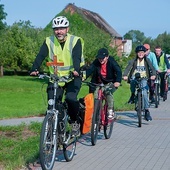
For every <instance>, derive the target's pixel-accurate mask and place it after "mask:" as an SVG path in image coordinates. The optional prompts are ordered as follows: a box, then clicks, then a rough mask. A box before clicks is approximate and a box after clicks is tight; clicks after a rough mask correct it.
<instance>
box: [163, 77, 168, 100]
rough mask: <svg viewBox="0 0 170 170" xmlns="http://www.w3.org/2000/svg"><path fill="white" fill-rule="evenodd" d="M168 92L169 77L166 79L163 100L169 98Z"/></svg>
mask: <svg viewBox="0 0 170 170" xmlns="http://www.w3.org/2000/svg"><path fill="white" fill-rule="evenodd" d="M167 94H168V80H167V77H166V79H165V91H164V95H163V101H165V100H167Z"/></svg>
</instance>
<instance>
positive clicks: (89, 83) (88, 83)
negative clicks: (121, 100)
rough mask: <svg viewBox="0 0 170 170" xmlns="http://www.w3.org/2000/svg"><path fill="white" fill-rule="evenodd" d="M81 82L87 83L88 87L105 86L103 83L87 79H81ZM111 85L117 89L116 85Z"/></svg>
mask: <svg viewBox="0 0 170 170" xmlns="http://www.w3.org/2000/svg"><path fill="white" fill-rule="evenodd" d="M82 82H83V83H85V84H87V85H88V86H90V87H101V88H102V87H105V84H103V83H92V82H87V81H82ZM113 87H114V88H115V89H117V88H118V87H115V86H114V85H113Z"/></svg>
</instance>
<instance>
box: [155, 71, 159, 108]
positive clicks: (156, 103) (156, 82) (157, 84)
mask: <svg viewBox="0 0 170 170" xmlns="http://www.w3.org/2000/svg"><path fill="white" fill-rule="evenodd" d="M154 99H155V108H158V105H159V104H160V77H159V75H158V73H157V74H156V79H155V81H154Z"/></svg>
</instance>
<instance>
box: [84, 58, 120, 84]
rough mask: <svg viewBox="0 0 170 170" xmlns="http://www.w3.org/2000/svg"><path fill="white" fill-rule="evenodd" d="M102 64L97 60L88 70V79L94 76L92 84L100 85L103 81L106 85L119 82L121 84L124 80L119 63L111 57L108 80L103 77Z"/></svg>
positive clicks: (107, 67)
mask: <svg viewBox="0 0 170 170" xmlns="http://www.w3.org/2000/svg"><path fill="white" fill-rule="evenodd" d="M100 70H101V64H100V62H99V60H98V59H95V60H94V61H93V63H92V64H91V65H90V67H89V68H88V69H87V70H86V77H87V78H88V77H89V76H90V75H91V74H92V79H91V82H93V83H100V82H99V80H101V81H102V82H103V83H104V84H107V83H109V82H112V83H114V82H119V83H121V80H122V71H121V68H120V66H119V65H118V63H117V62H116V61H115V60H114V58H113V57H111V56H109V58H108V61H107V65H106V71H107V75H106V78H104V77H102V75H101V73H100Z"/></svg>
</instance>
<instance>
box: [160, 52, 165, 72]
mask: <svg viewBox="0 0 170 170" xmlns="http://www.w3.org/2000/svg"><path fill="white" fill-rule="evenodd" d="M164 55H165V54H164V53H163V54H162V55H161V56H160V62H159V69H160V70H161V71H163V72H164V71H166V70H167V67H166V63H165V59H164V57H165V56H164Z"/></svg>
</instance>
